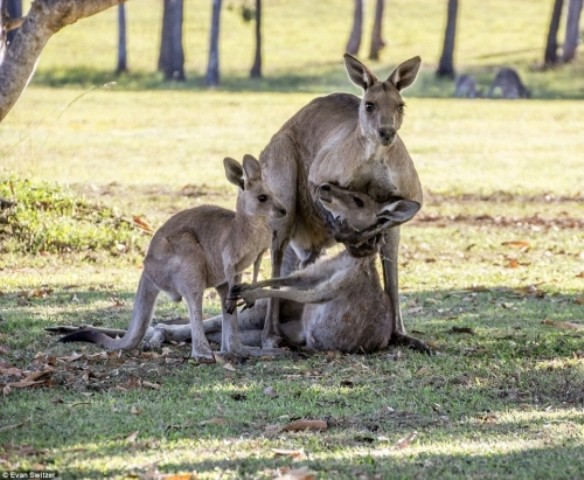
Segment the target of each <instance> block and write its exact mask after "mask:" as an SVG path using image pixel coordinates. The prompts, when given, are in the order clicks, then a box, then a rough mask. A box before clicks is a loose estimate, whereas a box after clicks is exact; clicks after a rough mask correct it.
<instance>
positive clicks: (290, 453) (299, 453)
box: [272, 448, 306, 460]
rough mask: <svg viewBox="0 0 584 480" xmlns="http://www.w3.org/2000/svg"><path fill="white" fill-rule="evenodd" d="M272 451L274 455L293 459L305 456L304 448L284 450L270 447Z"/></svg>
mask: <svg viewBox="0 0 584 480" xmlns="http://www.w3.org/2000/svg"><path fill="white" fill-rule="evenodd" d="M272 452H274V455H275V456H276V457H291V458H293V459H294V460H301V459H304V458H306V453H304V449H302V448H301V449H299V450H286V449H284V448H272Z"/></svg>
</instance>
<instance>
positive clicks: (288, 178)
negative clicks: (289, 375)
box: [260, 54, 422, 347]
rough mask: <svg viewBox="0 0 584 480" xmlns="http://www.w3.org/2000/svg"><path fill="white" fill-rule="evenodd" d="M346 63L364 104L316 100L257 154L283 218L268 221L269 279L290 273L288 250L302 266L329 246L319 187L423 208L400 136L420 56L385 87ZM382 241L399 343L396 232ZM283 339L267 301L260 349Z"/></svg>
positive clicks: (340, 97) (350, 99)
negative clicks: (285, 267)
mask: <svg viewBox="0 0 584 480" xmlns="http://www.w3.org/2000/svg"><path fill="white" fill-rule="evenodd" d="M344 58H345V66H346V69H347V72H348V74H349V78H350V79H351V80H352V81H353V82H354V83H355V84H356V85H358V86H359V87H361V88H362V89H363V98H361V99H360V98H358V97H357V96H355V95H351V94H347V93H335V94H332V95H328V96H326V97H320V98H317V99H315V100H313V101H312V102H310V103H309V104H308V105H306V106H305V107H304V108H302V109H301V110H300V111H299V112H298V113H296V114H295V115H294V116H293V117H292V118H290V119H289V120H288V121H287V122H286V123H285V124H284V125H283V126H282V128H281V129H280V130H279V131H278V132H277V133H276V134H275V135H274V137H272V139H271V141H270V143H269V144H268V145H267V146H266V148H265V149H264V151H263V152H262V153H261V155H260V163H261V165H262V169H263V171H264V175H265V178H266V182H267V184H268V186H269V187H270V189H271V190H272V191H273V192H274V193H275V194H276V195H277V196H278V199H279V200H280V201H281V202H282V203H283V205H284V208H285V209H286V211H287V212H288V215H287V216H286V217H285V218H281V219H274V220H273V221H272V226H273V229H274V237H273V241H272V248H271V254H272V277H279V276H281V275H282V274H284V273H288V272H285V271H284V270H283V268H282V267H283V259H284V251H285V249H286V247H287V246H288V245H290V246H291V247H292V249H293V250H294V252H295V253H296V255H297V256H298V258H299V259H300V262H301V263H300V265H301V266H306V265H308V264H310V263H311V262H313V261H314V260H315V259H316V258H317V257H318V255H319V254H320V252H321V251H322V249H323V248H326V247H327V246H329V245H331V244H332V243H333V237H334V235H335V225H334V223H333V222H332V221H331V218H330V214H328V213H327V212H326V210H324V209H323V208H322V205H320V203H319V201H318V195H317V191H316V189H317V187H318V185H321V184H323V183H332V184H335V185H338V186H340V187H343V188H346V189H350V190H354V191H357V192H363V193H366V194H368V195H370V196H371V197H373V198H374V199H375V200H376V201H377V202H386V201H387V200H388V199H390V198H391V197H396V196H397V197H401V198H404V199H406V200H412V201H415V202H417V203H419V204H421V203H422V187H421V185H420V181H419V179H418V174H417V172H416V169H415V167H414V164H413V162H412V159H411V158H410V155H409V154H408V151H407V150H406V147H405V145H404V144H403V142H402V141H401V139H400V137H399V136H398V134H397V131H398V130H399V128H400V127H401V125H402V121H403V116H404V107H405V105H404V101H403V99H402V97H401V94H400V92H401V91H402V90H403V89H405V88H406V87H408V86H410V85H411V84H412V83H413V82H414V80H415V78H416V76H417V73H418V69H419V67H420V57H414V58H411V59H410V60H407V61H405V62H403V63H402V64H400V65H399V66H398V67H397V68H396V69H395V70H394V71H393V72H392V73H391V74H390V75H389V77H388V78H387V80H385V81H380V80H378V79H377V77H376V76H375V75H374V74H373V73H372V72H371V71H370V70H369V69H368V68H367V67H366V66H365V65H364V64H363V63H361V62H360V61H359V60H357V59H356V58H354V57H352V56H351V55H349V54H345V57H344ZM378 237H379V235H378ZM383 237H384V241H383V242H382V246H381V258H382V262H383V272H384V280H385V282H384V283H385V290H386V291H387V293H388V295H389V302H390V304H391V308H390V309H389V310H388V313H387V314H388V315H389V316H390V317H391V322H392V325H393V329H394V332H393V334H394V335H395V337H396V338H397V337H399V336H400V335H404V334H405V329H404V325H403V321H402V316H401V312H400V306H399V295H398V270H397V268H398V264H397V254H398V247H399V228H393V229H390V230H387V231H386V232H384V233H383ZM345 243H348V242H345ZM363 245H364V246H365V247H367V244H363ZM354 253H356V252H354ZM367 253H368V252H366V251H363V254H367ZM281 337H282V335H281V331H280V326H279V301H278V299H277V298H272V299H270V301H269V304H268V309H267V313H266V322H265V326H264V331H263V335H262V344H263V346H264V347H275V346H278V345H279V343H280V341H281Z"/></svg>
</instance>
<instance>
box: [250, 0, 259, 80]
mask: <svg viewBox="0 0 584 480" xmlns="http://www.w3.org/2000/svg"><path fill="white" fill-rule="evenodd" d="M249 76H250V77H251V78H262V0H256V16H255V55H254V60H253V65H252V67H251V70H250V72H249Z"/></svg>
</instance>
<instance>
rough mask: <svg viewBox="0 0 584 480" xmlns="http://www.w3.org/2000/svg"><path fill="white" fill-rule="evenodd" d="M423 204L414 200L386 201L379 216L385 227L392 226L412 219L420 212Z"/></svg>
mask: <svg viewBox="0 0 584 480" xmlns="http://www.w3.org/2000/svg"><path fill="white" fill-rule="evenodd" d="M420 207H421V205H420V204H419V203H418V202H414V201H413V200H403V199H402V200H398V201H396V202H392V203H386V204H385V205H384V206H383V208H382V209H381V211H380V212H379V213H378V214H377V218H379V220H380V221H381V222H382V223H383V225H384V228H391V227H395V226H397V225H401V224H402V223H405V222H407V221H408V220H411V218H412V217H413V216H414V215H415V214H416V213H418V210H420Z"/></svg>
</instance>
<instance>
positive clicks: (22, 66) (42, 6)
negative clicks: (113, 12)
mask: <svg viewBox="0 0 584 480" xmlns="http://www.w3.org/2000/svg"><path fill="white" fill-rule="evenodd" d="M120 1H122V0H34V1H33V2H32V4H31V6H30V10H29V12H28V15H27V16H26V18H25V20H24V23H23V24H22V26H21V27H20V29H19V30H18V33H17V34H16V36H15V37H14V41H13V42H12V45H11V46H10V48H9V49H8V50H7V52H6V56H5V57H4V61H3V62H2V63H1V64H0V121H1V120H3V119H4V117H6V115H7V114H8V112H9V111H10V109H11V108H12V107H13V106H14V104H15V103H16V101H17V100H18V98H19V97H20V94H21V93H22V91H23V90H24V88H25V87H26V85H27V84H28V81H29V80H30V78H31V77H32V74H33V72H34V68H35V65H36V62H37V60H38V58H39V55H40V54H41V52H42V50H43V48H44V47H45V45H46V44H47V42H48V41H49V39H50V38H51V36H53V34H55V33H57V32H58V31H59V30H61V29H62V28H63V27H65V26H67V25H70V24H72V23H74V22H76V21H77V20H79V19H81V18H84V17H89V16H91V15H95V14H96V13H99V12H101V11H103V10H105V9H107V8H110V7H112V6H114V5H117V4H118V3H120Z"/></svg>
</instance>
